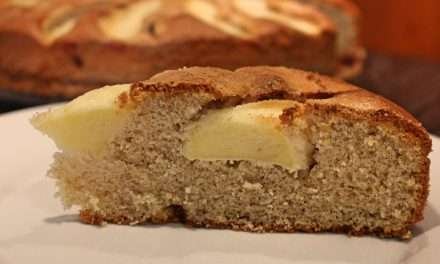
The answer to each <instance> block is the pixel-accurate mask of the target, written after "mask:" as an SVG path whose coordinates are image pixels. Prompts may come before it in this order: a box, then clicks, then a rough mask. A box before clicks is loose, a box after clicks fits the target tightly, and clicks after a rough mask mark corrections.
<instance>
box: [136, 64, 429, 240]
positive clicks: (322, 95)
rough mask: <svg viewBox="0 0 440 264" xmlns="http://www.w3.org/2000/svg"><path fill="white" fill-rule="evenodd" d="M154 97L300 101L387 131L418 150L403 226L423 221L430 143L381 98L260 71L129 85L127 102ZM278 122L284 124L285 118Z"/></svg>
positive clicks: (204, 71) (208, 71)
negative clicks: (411, 201)
mask: <svg viewBox="0 0 440 264" xmlns="http://www.w3.org/2000/svg"><path fill="white" fill-rule="evenodd" d="M154 92H166V93H171V94H172V93H180V92H205V93H210V94H212V95H214V96H215V98H217V100H218V101H220V102H221V101H228V100H229V99H231V98H233V99H234V100H233V101H234V103H235V104H239V103H241V102H252V101H258V100H264V99H292V100H297V101H301V102H303V103H304V106H305V109H306V110H305V111H309V112H311V111H315V112H316V113H318V114H320V115H330V116H331V115H334V114H337V115H342V116H344V117H346V118H348V119H350V120H354V121H356V120H360V121H361V120H367V121H369V122H371V123H373V124H374V125H376V124H377V125H382V126H386V127H390V128H391V129H393V130H392V131H393V132H392V133H396V134H398V135H399V136H400V138H401V139H402V140H403V141H404V142H407V143H408V144H411V145H414V146H418V147H419V149H420V153H419V155H420V156H422V157H423V158H422V161H421V164H419V167H420V174H419V175H416V177H417V180H418V182H419V183H420V184H421V185H422V186H423V190H422V191H421V192H420V194H419V196H418V197H417V201H418V207H417V209H416V212H415V213H414V214H413V217H412V218H411V219H410V220H409V221H408V226H409V225H411V224H414V223H416V222H418V221H420V220H422V219H423V209H424V207H425V204H426V200H427V196H428V188H429V164H430V161H429V159H428V157H427V156H428V154H429V152H430V151H431V139H430V137H429V135H428V133H427V131H426V130H425V128H424V127H423V126H422V124H421V123H420V122H419V121H417V120H416V119H415V118H414V117H413V116H412V115H411V114H409V113H408V112H406V111H405V110H404V109H403V108H401V107H400V106H398V105H396V104H394V103H393V102H391V101H389V100H387V99H385V98H383V97H381V96H378V95H375V94H373V93H371V92H368V91H366V90H363V89H361V88H358V87H355V86H353V85H350V84H347V83H344V82H342V81H338V80H333V79H330V78H328V77H324V76H321V75H318V74H315V73H310V72H305V71H300V70H293V69H287V68H283V67H264V66H261V67H246V68H241V69H237V70H236V71H228V70H223V69H218V68H207V67H205V68H201V67H192V68H186V69H181V70H174V71H166V72H163V73H160V74H158V75H156V76H153V77H152V78H151V79H150V80H147V81H144V82H138V83H135V84H133V86H132V88H131V91H130V98H131V100H133V101H135V102H136V101H139V100H142V98H143V96H145V95H147V94H149V93H154ZM285 114H288V112H286V113H285ZM283 119H285V120H289V117H287V116H286V117H283ZM402 232H403V231H402Z"/></svg>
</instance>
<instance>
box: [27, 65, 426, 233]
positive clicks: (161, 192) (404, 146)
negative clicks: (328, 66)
mask: <svg viewBox="0 0 440 264" xmlns="http://www.w3.org/2000/svg"><path fill="white" fill-rule="evenodd" d="M32 123H33V125H34V126H35V127H36V128H37V129H38V130H40V131H42V132H43V133H45V134H47V135H48V136H49V137H51V138H52V139H53V140H54V141H55V143H56V144H57V146H58V147H59V149H60V152H59V153H56V154H55V161H54V163H53V165H52V168H51V169H50V170H49V175H50V177H52V178H54V179H55V180H56V183H57V187H58V194H59V196H60V197H61V198H62V200H63V202H64V204H65V205H66V206H67V207H70V206H74V205H75V206H79V208H80V210H81V213H80V216H81V219H82V220H83V221H84V222H86V223H92V224H100V223H102V222H110V223H117V224H139V223H144V222H152V223H166V222H173V221H178V222H183V223H186V224H189V225H193V226H203V227H220V228H231V229H236V230H246V231H255V232H263V231H282V232H293V231H306V232H319V231H334V232H347V233H350V234H354V235H362V234H377V235H380V236H392V237H401V238H408V237H410V235H411V233H410V229H409V228H410V226H411V225H412V224H414V223H416V222H418V221H420V220H421V219H422V214H423V208H424V206H425V203H426V199H427V194H428V178H429V177H428V172H429V159H428V158H427V155H428V153H429V152H430V150H431V141H430V138H429V136H428V134H427V132H426V131H425V129H424V128H423V127H422V126H421V124H420V123H419V122H418V121H417V120H415V119H414V118H413V117H412V116H411V115H410V114H408V113H407V112H405V111H404V110H403V109H401V108H400V107H398V106H396V105H394V104H393V103H391V102H389V101H387V100H385V99H384V98H382V97H379V96H377V95H374V94H371V93H369V92H367V91H364V90H362V89H360V88H357V87H354V86H351V85H348V84H345V83H343V82H339V81H334V80H331V79H329V78H326V77H322V76H319V75H316V74H313V73H308V72H303V71H298V70H291V69H287V68H278V67H248V68H241V69H238V70H236V71H233V72H232V71H228V70H222V69H218V68H197V67H196V68H186V69H181V70H173V71H166V72H163V73H161V74H158V75H156V76H154V77H152V78H151V79H149V80H147V81H144V82H137V83H134V84H128V85H118V86H109V87H104V88H102V89H98V90H95V91H92V92H89V93H87V94H85V95H83V96H81V97H79V98H77V99H75V100H73V101H72V102H70V103H68V104H66V105H64V106H61V107H59V108H55V109H52V110H50V111H48V112H45V113H41V114H38V115H36V116H35V117H34V118H33V119H32Z"/></svg>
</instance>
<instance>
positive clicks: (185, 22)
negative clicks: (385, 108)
mask: <svg viewBox="0 0 440 264" xmlns="http://www.w3.org/2000/svg"><path fill="white" fill-rule="evenodd" d="M0 13H1V14H2V15H1V16H0V87H1V89H2V90H3V92H5V91H9V93H11V92H12V91H14V92H18V93H21V94H31V95H40V96H46V97H67V98H69V97H75V96H77V95H80V94H82V93H84V92H85V91H88V90H90V89H93V88H98V87H101V86H103V85H107V84H117V83H127V82H134V81H139V80H145V79H147V78H149V77H151V76H152V75H154V74H156V73H159V72H161V71H163V70H168V69H177V68H181V67H188V66H217V67H222V68H228V69H236V68H239V67H243V66H253V65H275V66H279V65H284V66H289V67H297V68H303V69H307V70H313V71H317V72H322V73H326V74H331V75H335V76H338V77H350V76H353V75H355V74H356V73H358V72H359V71H360V69H361V65H362V61H363V52H362V49H360V48H359V46H358V43H357V30H358V27H357V9H356V8H355V7H354V6H353V5H352V4H350V2H348V1H345V0H289V1H283V0H222V1H220V0H111V1H100V0H81V1H73V0H0Z"/></svg>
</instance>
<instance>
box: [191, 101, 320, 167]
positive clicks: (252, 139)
mask: <svg viewBox="0 0 440 264" xmlns="http://www.w3.org/2000/svg"><path fill="white" fill-rule="evenodd" d="M294 104H295V102H293V101H288V100H268V101H261V102H256V103H249V104H244V105H239V106H236V107H230V108H226V109H220V110H211V111H209V112H208V113H207V114H206V115H204V116H203V117H202V118H201V119H200V120H199V121H197V122H196V123H195V124H193V125H192V126H191V127H189V129H188V131H187V138H186V141H185V143H184V146H183V154H184V156H185V157H186V158H188V159H190V160H208V161H215V160H232V161H235V160H247V161H254V162H259V163H261V164H268V165H272V164H276V165H279V166H282V167H284V168H286V169H288V170H290V171H296V170H301V169H307V168H309V166H310V164H311V161H312V157H311V154H312V151H313V146H312V145H311V144H310V143H309V141H308V139H307V136H306V135H305V134H304V132H300V131H302V130H301V129H288V128H286V127H285V125H283V124H282V123H281V120H280V118H279V117H280V115H281V114H282V113H283V110H284V109H286V108H289V107H293V106H294ZM295 131H296V132H295Z"/></svg>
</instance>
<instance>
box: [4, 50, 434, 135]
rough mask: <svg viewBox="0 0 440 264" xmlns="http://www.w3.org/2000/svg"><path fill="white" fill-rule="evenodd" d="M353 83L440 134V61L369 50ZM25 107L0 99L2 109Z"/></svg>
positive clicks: (5, 110)
mask: <svg viewBox="0 0 440 264" xmlns="http://www.w3.org/2000/svg"><path fill="white" fill-rule="evenodd" d="M353 83H355V84H357V85H359V86H361V87H363V88H366V89H369V90H371V91H373V92H376V93H378V94H381V95H383V96H384V97H386V98H388V99H390V100H392V101H394V102H396V103H397V104H399V105H401V106H403V107H404V108H406V109H407V110H408V111H409V112H410V113H412V114H413V115H414V116H416V117H417V118H418V119H419V120H420V121H421V122H422V123H423V125H424V126H425V127H426V128H427V129H428V130H429V131H430V132H431V133H433V134H437V135H439V136H440V64H433V63H426V62H421V61H417V60H410V59H402V58H395V57H394V58H393V57H389V56H384V55H379V54H374V53H370V54H369V57H368V59H367V62H366V65H365V70H364V73H363V74H362V75H361V76H359V77H358V78H357V79H355V80H354V81H353ZM27 106H28V105H27ZM23 107H26V106H25V105H23V104H21V105H20V104H17V103H14V102H8V101H0V113H1V112H7V111H11V110H15V109H19V108H23Z"/></svg>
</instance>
